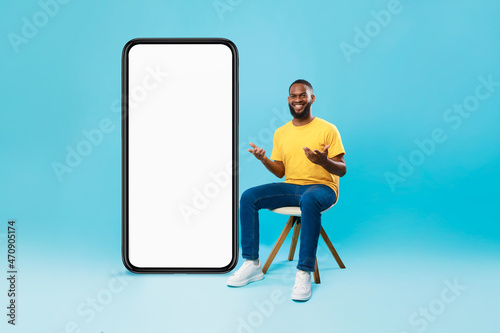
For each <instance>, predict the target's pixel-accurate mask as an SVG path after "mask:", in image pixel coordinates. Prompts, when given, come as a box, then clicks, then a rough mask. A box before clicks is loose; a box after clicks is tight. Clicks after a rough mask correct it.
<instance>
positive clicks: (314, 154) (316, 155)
mask: <svg viewBox="0 0 500 333" xmlns="http://www.w3.org/2000/svg"><path fill="white" fill-rule="evenodd" d="M329 147H330V145H326V146H325V148H323V151H322V152H320V151H319V150H317V149H315V150H314V151H312V150H311V149H310V148H308V147H304V148H303V149H304V152H305V154H306V156H307V158H309V160H310V161H311V162H313V163H315V164H318V165H320V166H322V167H323V168H325V170H326V171H328V172H329V173H333V174H334V175H337V176H339V177H342V176H344V175H345V174H346V172H347V168H346V165H345V161H344V153H342V154H338V155H337V156H334V157H332V158H328V157H327V156H328V148H329Z"/></svg>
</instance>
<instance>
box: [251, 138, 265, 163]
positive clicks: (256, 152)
mask: <svg viewBox="0 0 500 333" xmlns="http://www.w3.org/2000/svg"><path fill="white" fill-rule="evenodd" d="M250 146H252V147H253V148H254V149H247V150H248V151H249V152H251V153H252V154H253V156H255V157H256V158H257V159H258V160H259V161H262V159H263V158H264V157H266V151H265V150H264V149H262V148H259V147H257V146H256V145H254V144H253V143H251V142H250Z"/></svg>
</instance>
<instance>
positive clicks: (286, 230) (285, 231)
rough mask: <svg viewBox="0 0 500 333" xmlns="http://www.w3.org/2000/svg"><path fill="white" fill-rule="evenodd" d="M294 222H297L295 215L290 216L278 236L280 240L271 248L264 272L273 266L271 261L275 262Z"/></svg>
mask: <svg viewBox="0 0 500 333" xmlns="http://www.w3.org/2000/svg"><path fill="white" fill-rule="evenodd" d="M294 223H295V216H290V218H289V219H288V221H287V222H286V225H285V228H284V229H283V231H282V232H281V235H280V237H279V238H278V241H277V242H276V244H274V247H273V249H272V250H271V253H270V254H269V257H268V258H267V260H266V263H265V264H264V267H263V268H262V273H264V274H266V272H267V270H268V269H269V266H271V263H272V262H273V260H274V257H276V254H277V253H278V251H279V249H280V247H281V245H282V244H283V242H284V241H285V239H286V236H288V233H289V232H290V230H291V229H292V226H293V224H294Z"/></svg>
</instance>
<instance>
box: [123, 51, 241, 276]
mask: <svg viewBox="0 0 500 333" xmlns="http://www.w3.org/2000/svg"><path fill="white" fill-rule="evenodd" d="M128 92H129V93H128V97H127V98H128V105H129V114H128V194H129V196H128V259H129V261H130V264H132V265H133V266H135V267H139V268H145V267H146V268H147V267H180V268H186V267H203V268H220V267H224V266H227V265H229V263H230V262H231V260H232V254H233V252H232V251H233V219H232V217H233V200H232V198H233V195H232V177H233V155H232V151H233V54H232V50H231V49H230V48H229V47H228V46H227V45H224V44H147V43H146V44H136V45H133V46H132V47H131V49H130V50H129V53H128Z"/></svg>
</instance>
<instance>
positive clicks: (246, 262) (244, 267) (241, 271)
mask: <svg viewBox="0 0 500 333" xmlns="http://www.w3.org/2000/svg"><path fill="white" fill-rule="evenodd" d="M250 265H253V262H251V261H245V262H244V263H243V265H241V267H240V269H238V270H237V271H236V272H234V273H233V276H240V275H241V274H242V273H243V272H244V271H246V270H247V268H248V267H250Z"/></svg>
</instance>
